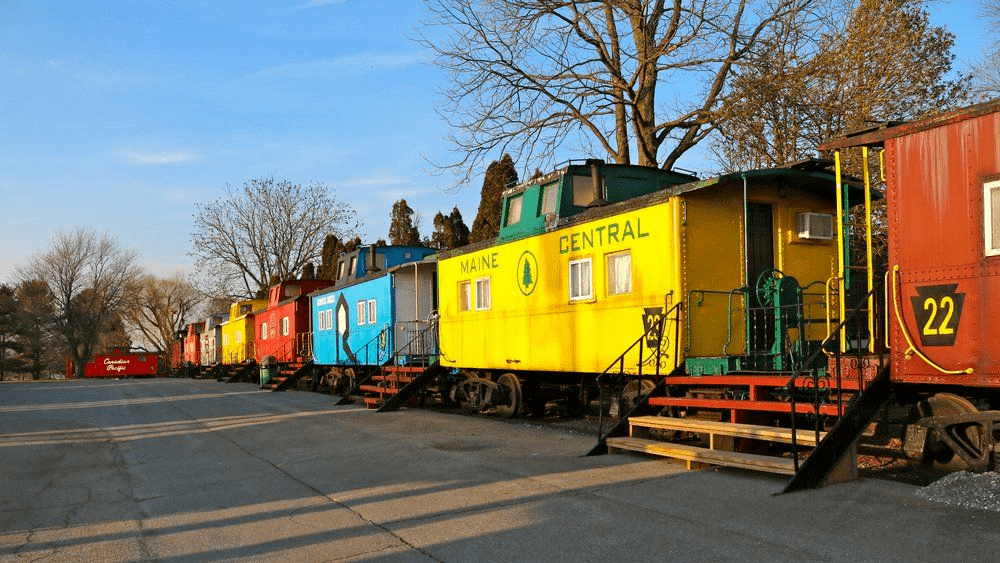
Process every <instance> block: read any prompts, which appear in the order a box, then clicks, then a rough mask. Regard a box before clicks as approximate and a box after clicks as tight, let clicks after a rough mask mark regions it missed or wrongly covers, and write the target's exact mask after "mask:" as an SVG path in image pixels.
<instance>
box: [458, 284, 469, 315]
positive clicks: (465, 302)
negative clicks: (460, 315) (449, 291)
mask: <svg viewBox="0 0 1000 563" xmlns="http://www.w3.org/2000/svg"><path fill="white" fill-rule="evenodd" d="M458 310H459V312H462V311H471V310H472V282H471V281H469V280H464V281H460V282H458Z"/></svg>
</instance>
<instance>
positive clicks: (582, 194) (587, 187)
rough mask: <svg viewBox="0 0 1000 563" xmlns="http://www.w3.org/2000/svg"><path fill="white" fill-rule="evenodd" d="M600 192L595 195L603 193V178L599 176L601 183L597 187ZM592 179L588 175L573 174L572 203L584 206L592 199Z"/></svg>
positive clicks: (598, 195) (599, 195)
mask: <svg viewBox="0 0 1000 563" xmlns="http://www.w3.org/2000/svg"><path fill="white" fill-rule="evenodd" d="M598 189H599V191H600V193H598V194H596V196H597V197H601V196H603V195H604V178H603V177H601V185H600V187H599V188H598ZM594 196H595V194H594V179H593V178H592V177H590V176H573V205H575V206H577V207H586V206H588V205H590V204H591V202H593V201H594V198H595V197H594Z"/></svg>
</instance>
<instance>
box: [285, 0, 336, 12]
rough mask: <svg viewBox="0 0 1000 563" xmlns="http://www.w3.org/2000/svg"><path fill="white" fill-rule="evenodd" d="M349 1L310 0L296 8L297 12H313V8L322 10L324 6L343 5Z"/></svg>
mask: <svg viewBox="0 0 1000 563" xmlns="http://www.w3.org/2000/svg"><path fill="white" fill-rule="evenodd" d="M346 1H347V0H309V1H308V2H306V3H304V4H301V5H299V6H296V7H295V9H296V10H311V9H313V8H322V7H324V6H332V5H334V4H343V3H344V2H346Z"/></svg>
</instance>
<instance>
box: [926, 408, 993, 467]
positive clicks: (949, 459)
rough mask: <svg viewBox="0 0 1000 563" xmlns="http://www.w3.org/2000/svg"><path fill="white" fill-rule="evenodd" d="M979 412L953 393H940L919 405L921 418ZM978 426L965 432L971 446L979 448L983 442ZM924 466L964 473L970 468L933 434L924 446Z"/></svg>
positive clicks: (929, 434) (930, 434)
mask: <svg viewBox="0 0 1000 563" xmlns="http://www.w3.org/2000/svg"><path fill="white" fill-rule="evenodd" d="M977 412H979V409H977V408H976V406H975V405H973V404H972V403H970V402H969V401H968V400H966V399H965V398H963V397H959V396H958V395H953V394H951V393H938V394H936V395H932V396H930V397H928V398H926V399H924V400H922V401H920V402H919V403H917V413H918V414H919V415H920V416H921V417H930V416H950V415H956V414H973V413H977ZM979 431H980V430H979V427H978V426H975V425H973V426H970V427H969V428H967V429H966V430H965V432H966V436H965V438H966V439H967V440H968V442H969V443H970V444H973V445H975V446H978V445H979V443H980V441H981V436H980V435H979ZM922 461H923V463H924V465H930V466H933V467H934V468H935V469H942V470H945V471H962V470H965V469H968V468H969V466H968V464H966V463H965V462H964V461H962V458H961V457H960V456H957V455H955V452H954V450H952V449H951V447H950V446H948V444H946V443H945V442H944V441H943V440H941V439H940V438H939V437H938V436H936V435H935V433H933V432H929V433H928V435H927V441H926V442H925V444H924V456H923V460H922Z"/></svg>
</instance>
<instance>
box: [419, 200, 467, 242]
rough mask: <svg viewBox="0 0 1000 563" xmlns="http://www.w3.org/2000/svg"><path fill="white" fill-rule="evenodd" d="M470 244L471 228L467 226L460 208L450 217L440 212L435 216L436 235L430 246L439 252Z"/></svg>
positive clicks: (456, 208) (434, 234)
mask: <svg viewBox="0 0 1000 563" xmlns="http://www.w3.org/2000/svg"><path fill="white" fill-rule="evenodd" d="M466 244H469V227H467V226H465V222H464V221H463V220H462V214H461V213H460V212H459V211H458V207H455V208H453V209H452V210H451V214H450V215H445V214H444V213H441V212H440V211H438V213H437V215H435V216H434V233H433V234H432V235H431V239H430V241H429V244H428V245H429V246H430V247H432V248H436V249H438V250H451V249H453V248H459V247H461V246H465V245H466Z"/></svg>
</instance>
